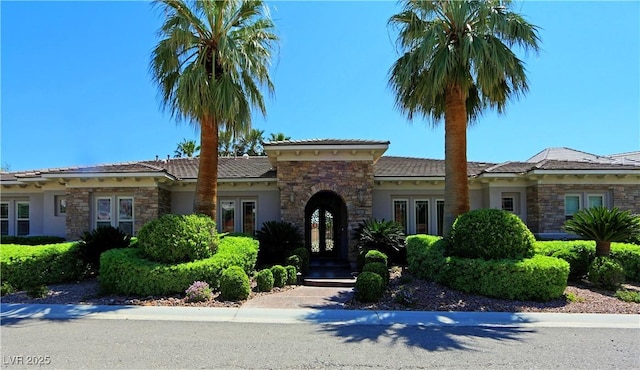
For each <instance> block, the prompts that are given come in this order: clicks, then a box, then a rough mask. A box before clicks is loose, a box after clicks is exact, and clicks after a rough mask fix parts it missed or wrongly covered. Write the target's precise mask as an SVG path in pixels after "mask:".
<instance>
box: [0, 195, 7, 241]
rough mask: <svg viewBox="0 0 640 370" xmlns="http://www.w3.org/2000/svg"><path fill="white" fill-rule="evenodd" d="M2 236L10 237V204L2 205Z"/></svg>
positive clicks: (0, 227) (0, 228)
mask: <svg viewBox="0 0 640 370" xmlns="http://www.w3.org/2000/svg"><path fill="white" fill-rule="evenodd" d="M0 235H9V202H2V203H0Z"/></svg>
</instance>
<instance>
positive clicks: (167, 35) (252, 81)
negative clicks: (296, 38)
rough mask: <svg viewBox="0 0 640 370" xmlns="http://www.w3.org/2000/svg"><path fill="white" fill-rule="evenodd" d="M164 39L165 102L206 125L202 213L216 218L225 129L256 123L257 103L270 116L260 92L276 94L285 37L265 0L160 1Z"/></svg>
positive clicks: (158, 77) (155, 65)
mask: <svg viewBox="0 0 640 370" xmlns="http://www.w3.org/2000/svg"><path fill="white" fill-rule="evenodd" d="M154 4H156V5H157V6H159V7H160V8H161V9H162V10H163V14H164V16H165V18H166V19H165V21H164V24H163V25H162V26H161V28H160V30H159V36H160V38H161V40H160V41H159V42H158V44H157V46H156V47H155V49H154V50H153V52H152V60H151V65H150V70H151V73H152V75H153V79H154V82H155V83H156V84H157V85H158V88H159V93H160V97H161V98H162V105H163V108H164V109H167V110H169V111H170V112H171V114H172V115H173V116H174V117H176V118H177V119H184V120H188V121H190V122H192V123H194V124H196V125H197V126H198V127H199V129H200V145H201V150H200V164H199V168H198V180H197V183H196V195H195V200H194V211H195V212H196V213H202V214H206V215H209V216H210V217H211V218H213V219H214V220H215V219H216V204H217V199H216V198H217V193H218V182H217V180H218V130H219V129H220V128H225V127H226V128H229V127H235V126H236V125H240V126H244V125H246V126H249V127H250V125H251V108H252V107H254V108H257V109H259V110H260V112H262V114H263V115H266V107H265V104H264V99H263V96H262V93H261V91H260V88H261V87H266V88H267V90H268V91H269V92H273V84H272V82H271V78H270V77H269V70H268V68H269V64H270V60H271V54H272V51H273V49H274V47H276V46H277V41H278V37H277V36H276V35H275V34H274V33H273V30H274V24H273V22H272V21H271V19H270V16H269V12H268V9H267V8H266V6H264V5H263V3H262V1H243V0H221V1H193V2H191V1H190V2H186V1H185V0H156V1H155V3H154Z"/></svg>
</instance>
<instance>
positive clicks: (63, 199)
mask: <svg viewBox="0 0 640 370" xmlns="http://www.w3.org/2000/svg"><path fill="white" fill-rule="evenodd" d="M53 201H54V203H55V205H54V207H55V212H54V213H55V215H56V216H64V215H66V214H67V196H66V195H56V196H54V197H53Z"/></svg>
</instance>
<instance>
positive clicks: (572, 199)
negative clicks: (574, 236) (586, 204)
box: [564, 194, 582, 220]
mask: <svg viewBox="0 0 640 370" xmlns="http://www.w3.org/2000/svg"><path fill="white" fill-rule="evenodd" d="M581 203H582V197H581V196H580V194H567V195H565V196H564V215H565V218H566V219H567V220H568V219H570V218H572V217H573V215H574V214H575V213H576V212H578V211H579V210H580V209H581V208H582V207H581Z"/></svg>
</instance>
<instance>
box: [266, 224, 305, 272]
mask: <svg viewBox="0 0 640 370" xmlns="http://www.w3.org/2000/svg"><path fill="white" fill-rule="evenodd" d="M256 237H257V238H258V240H259V241H260V252H259V254H258V264H259V265H267V264H282V263H285V258H286V257H287V256H289V255H290V254H291V251H293V250H294V249H296V248H298V247H300V246H302V244H303V243H302V234H300V230H299V229H298V228H297V227H296V226H295V225H294V224H292V223H290V222H284V221H267V222H265V223H264V224H263V225H262V228H261V229H260V230H258V231H257V232H256Z"/></svg>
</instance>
